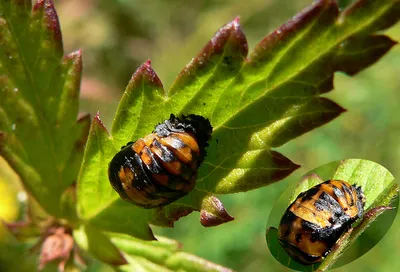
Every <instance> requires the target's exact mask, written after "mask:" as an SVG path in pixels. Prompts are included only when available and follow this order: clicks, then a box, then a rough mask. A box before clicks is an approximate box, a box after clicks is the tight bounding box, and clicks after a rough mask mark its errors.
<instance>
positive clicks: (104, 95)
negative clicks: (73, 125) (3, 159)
mask: <svg viewBox="0 0 400 272" xmlns="http://www.w3.org/2000/svg"><path fill="white" fill-rule="evenodd" d="M311 2H312V1H310V0H307V1H306V0H285V1H282V0H252V1H243V0H229V1H228V0H197V1H187V0H164V1H163V0H152V1H139V0H113V1H110V0H58V1H57V0H56V1H55V5H56V8H57V11H58V14H59V19H60V23H61V27H62V32H63V38H64V47H65V52H66V53H67V52H71V51H74V50H76V49H79V48H82V49H83V58H84V74H83V79H82V92H81V98H82V102H81V111H82V112H90V113H91V114H92V115H94V114H95V113H96V111H98V110H99V111H100V113H101V117H102V120H103V121H104V123H105V125H106V126H107V127H108V128H109V127H110V125H111V122H112V118H113V114H114V112H115V110H116V107H117V103H118V101H119V98H120V96H121V94H122V92H123V91H124V88H125V86H126V84H127V83H128V81H129V78H130V76H131V74H132V73H133V72H134V71H135V69H136V68H137V67H138V66H139V65H140V64H141V63H143V62H145V61H146V60H147V59H151V60H152V66H153V68H154V69H155V71H156V72H157V73H158V75H159V76H160V78H161V80H162V82H163V84H164V88H165V89H167V88H168V87H169V86H170V85H171V83H172V81H173V79H174V78H175V76H176V75H177V74H178V73H179V71H180V70H181V69H182V68H183V67H184V66H185V65H186V64H187V63H188V62H189V61H190V60H191V58H192V57H194V56H195V54H196V53H197V52H198V51H199V50H200V49H201V48H202V46H203V45H204V44H205V43H206V42H207V41H208V40H209V39H210V38H211V37H212V35H213V34H214V32H215V31H216V30H217V29H218V28H219V27H220V26H222V25H223V24H225V23H227V22H229V21H230V20H232V19H233V18H235V17H236V16H238V15H239V16H240V17H241V25H242V27H243V30H244V32H245V34H246V36H247V39H248V42H249V48H250V52H251V49H252V48H253V47H254V45H255V44H256V43H257V41H259V40H260V39H261V38H262V37H263V36H265V35H266V34H268V33H269V32H271V31H272V30H274V29H275V28H276V27H278V26H279V25H281V24H282V23H284V22H285V21H287V20H288V19H290V18H291V17H292V16H294V15H295V14H296V13H297V12H299V11H300V10H301V9H302V8H304V7H305V6H307V5H309V4H310V3H311ZM342 2H343V3H345V2H350V1H348V0H347V1H342ZM388 33H389V34H390V35H391V37H392V38H394V39H395V40H397V41H399V40H400V24H398V25H397V26H395V27H393V28H392V29H390V30H389V31H388ZM399 75H400V46H397V47H395V48H394V49H393V50H391V51H390V53H389V54H387V55H386V56H385V57H384V58H383V59H382V60H380V61H379V62H378V63H377V64H375V65H374V66H373V67H371V68H369V69H367V70H365V71H363V72H361V73H360V74H358V75H357V76H355V77H353V78H350V77H347V76H346V75H343V74H336V75H335V90H334V91H332V92H331V93H329V94H328V95H326V96H327V97H329V98H331V99H333V100H334V101H336V102H337V103H339V104H340V105H341V106H343V107H344V108H346V109H347V110H348V112H346V113H344V114H343V115H342V116H340V117H339V118H337V119H336V120H334V121H333V122H331V123H329V124H327V125H325V126H323V127H321V128H319V129H317V130H314V131H312V132H309V133H307V134H305V135H303V136H301V137H299V138H297V139H295V140H293V141H291V142H289V143H287V144H285V145H284V146H282V147H280V148H279V149H278V151H280V152H281V153H283V154H284V155H285V156H287V157H288V158H290V159H291V160H293V161H294V162H295V163H297V164H300V165H302V168H300V169H299V170H297V171H296V172H295V173H293V174H292V175H291V176H290V177H289V178H287V179H285V180H284V181H281V182H279V183H276V184H274V185H271V186H268V187H265V188H261V189H258V190H254V191H251V192H247V193H240V194H235V195H229V196H222V197H221V199H222V200H223V202H224V204H225V207H226V208H227V210H228V212H229V213H230V214H231V215H232V216H234V217H235V220H234V221H233V222H230V223H227V224H225V225H222V226H219V227H214V228H204V227H202V226H201V225H200V223H199V213H192V214H191V215H189V216H187V217H185V218H182V219H181V220H180V221H178V222H177V223H176V225H175V228H173V229H162V228H156V227H154V228H153V229H154V231H155V233H156V234H158V235H165V236H168V237H170V238H175V239H177V240H178V241H180V242H181V243H182V244H183V250H184V251H187V252H190V253H193V254H196V255H199V256H201V257H203V258H206V259H209V260H211V261H213V262H216V263H219V264H221V265H224V266H227V267H230V268H233V269H235V270H237V271H288V270H289V269H287V268H286V267H284V266H282V265H281V264H279V263H278V262H277V261H276V260H275V259H274V258H273V257H272V256H271V255H270V253H269V251H268V249H267V246H266V241H265V230H266V226H267V221H268V216H269V213H270V211H271V209H272V207H273V206H274V204H275V202H276V201H277V199H278V198H279V196H280V194H281V193H282V192H283V191H284V190H285V188H286V187H287V186H288V185H290V184H293V183H294V182H297V181H298V180H299V179H300V177H301V176H302V175H303V174H305V173H306V172H308V171H310V170H312V169H313V168H315V167H318V166H319V165H322V164H325V163H328V162H330V161H334V160H340V159H344V158H363V159H369V160H373V161H375V162H377V163H379V164H381V165H383V166H385V167H386V168H388V169H389V170H390V171H391V172H392V174H393V175H394V176H397V175H398V174H400V167H399V158H400V137H399V136H400V118H399V102H400V78H399ZM2 165H4V164H2ZM3 184H5V182H4V180H0V195H4V193H6V194H9V192H10V190H11V191H17V190H18V188H14V187H10V186H9V184H8V185H7V186H3ZM5 187H7V188H5ZM9 187H10V188H9ZM4 188H5V189H4ZM6 201H8V202H6ZM10 203H13V204H16V203H18V199H17V198H10V199H6V198H3V197H0V207H3V208H4V207H11V206H12V205H11V204H10ZM15 206H16V205H15ZM0 217H1V218H4V219H7V220H13V219H15V218H17V217H18V212H16V211H9V210H8V209H7V210H5V211H1V214H0ZM0 231H1V230H0ZM0 237H2V239H3V242H2V243H1V244H0V256H1V257H0V271H17V270H7V269H6V268H8V269H9V268H10V267H11V266H10V265H11V264H10V261H12V260H13V259H14V260H15V258H17V257H15V256H18V257H21V254H23V252H25V248H20V247H15V246H14V244H15V241H13V240H12V238H11V237H9V236H8V235H7V234H5V232H4V231H1V232H0ZM4 241H7V242H4ZM399 241H400V217H399V216H397V217H396V219H395V222H394V224H393V226H392V227H391V228H390V230H389V231H388V233H387V235H386V236H385V237H384V238H383V239H382V241H381V242H379V243H378V245H377V246H375V247H374V248H373V249H372V250H371V251H369V252H368V253H367V254H366V255H364V256H363V257H362V258H360V259H358V260H356V261H354V262H352V263H351V264H349V265H346V266H345V267H342V268H339V269H336V270H335V271H349V270H351V271H394V270H395V267H400V259H399V258H398V256H400V243H399ZM31 261H34V260H31ZM18 267H19V270H18V271H23V270H24V269H22V266H21V263H19V264H18ZM32 267H33V266H32V263H31V264H27V268H26V271H31V270H30V269H32ZM100 269H102V270H103V269H104V270H107V271H108V270H109V269H110V268H103V267H101V265H100V264H98V263H94V265H92V266H91V269H90V270H92V271H99V270H100Z"/></svg>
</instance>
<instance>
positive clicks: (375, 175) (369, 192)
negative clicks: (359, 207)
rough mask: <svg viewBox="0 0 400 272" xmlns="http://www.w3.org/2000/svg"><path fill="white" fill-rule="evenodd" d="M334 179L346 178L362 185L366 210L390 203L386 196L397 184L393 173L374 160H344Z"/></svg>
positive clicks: (351, 182) (352, 182) (350, 181)
mask: <svg viewBox="0 0 400 272" xmlns="http://www.w3.org/2000/svg"><path fill="white" fill-rule="evenodd" d="M332 179H338V180H345V181H347V182H348V183H350V184H356V185H358V186H361V188H362V189H363V191H364V195H365V207H364V210H368V209H370V208H374V207H377V206H381V205H388V204H389V203H390V201H389V202H388V200H385V197H386V196H388V195H390V194H389V192H391V191H393V188H396V186H397V185H396V182H395V180H394V177H393V175H392V174H391V173H390V172H389V171H388V170H387V169H386V168H385V167H383V166H382V165H379V164H377V163H376V162H373V161H368V160H360V159H347V160H343V161H342V162H341V163H340V164H339V165H338V167H337V169H336V171H335V173H334V174H333V176H332ZM377 200H378V201H377Z"/></svg>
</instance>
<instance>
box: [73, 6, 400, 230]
mask: <svg viewBox="0 0 400 272" xmlns="http://www.w3.org/2000/svg"><path fill="white" fill-rule="evenodd" d="M399 10H400V3H399V1H394V0H383V1H379V3H377V1H364V0H359V1H356V2H355V3H354V4H352V5H351V6H349V7H348V8H346V9H345V10H343V11H342V12H339V9H338V7H337V5H336V1H333V0H319V1H315V2H314V3H313V4H312V5H311V6H310V7H308V8H306V9H305V10H304V11H302V12H301V13H300V14H298V15H297V16H295V17H294V18H293V19H292V20H290V21H289V22H287V23H286V24H284V25H283V26H281V27H280V28H278V29H277V30H276V31H274V32H272V33H271V34H269V35H268V36H267V37H265V38H264V39H263V40H262V41H261V42H260V43H259V44H258V45H257V46H256V48H255V49H254V52H253V53H252V54H251V55H250V57H247V51H248V45H247V41H246V38H245V35H244V34H243V32H242V30H241V28H240V25H239V19H238V18H236V19H235V20H233V21H232V22H230V23H228V24H227V25H225V26H223V27H222V28H221V29H220V30H218V31H217V33H216V34H215V35H214V37H213V38H212V39H211V40H210V41H209V42H208V43H207V45H206V46H205V47H204V48H203V49H202V50H201V51H200V52H199V53H198V55H197V56H196V57H195V58H193V59H192V61H191V62H190V63H189V64H188V65H187V66H186V67H185V68H184V69H183V70H182V72H181V73H180V74H179V76H178V77H177V79H176V80H175V82H174V83H173V84H172V86H171V88H170V89H169V90H168V92H167V93H165V92H164V90H163V87H162V84H161V82H160V80H159V78H158V77H157V75H156V74H155V72H154V71H153V70H152V68H151V66H150V62H146V63H145V64H143V65H142V66H141V67H139V69H138V70H137V71H136V72H135V74H134V75H133V77H132V79H131V81H130V82H129V84H128V87H127V89H126V91H125V93H124V95H123V97H122V99H121V103H120V105H119V107H118V110H117V113H116V115H115V118H114V122H113V125H112V130H111V135H110V136H109V137H108V140H107V141H108V142H109V144H108V145H105V144H103V143H102V144H101V145H102V149H99V150H97V151H95V152H88V150H87V152H86V153H85V163H84V165H83V167H82V169H81V175H80V178H79V180H80V184H79V186H78V188H80V189H79V190H81V192H78V194H79V195H80V196H82V197H83V198H82V199H81V198H78V199H80V203H79V206H80V210H81V211H90V212H89V213H90V215H89V213H88V214H86V213H85V212H82V213H81V216H82V217H84V218H85V219H88V218H92V217H96V216H97V213H98V212H100V211H101V212H102V213H103V217H102V219H103V220H102V222H103V223H104V222H107V221H112V222H113V223H112V224H113V227H114V228H118V229H121V228H122V227H121V226H119V227H118V225H123V226H126V219H125V215H122V214H121V216H117V215H115V214H117V213H121V212H119V211H118V210H115V209H114V207H116V206H118V207H119V204H118V205H115V204H114V203H115V202H119V201H120V199H119V198H118V195H117V194H116V193H114V192H113V191H112V189H111V187H110V186H109V182H108V180H107V178H106V173H107V164H108V162H109V161H110V160H111V158H112V156H113V154H111V153H112V152H111V150H114V151H115V152H116V151H117V150H119V148H120V147H121V146H123V145H125V144H126V142H128V141H134V140H136V139H137V138H139V137H143V136H145V135H147V134H149V133H151V131H152V130H153V128H154V126H155V125H157V124H158V123H159V122H162V121H163V120H165V119H167V118H168V117H169V115H170V114H171V113H174V114H189V113H194V114H199V115H203V116H205V117H207V118H209V119H210V121H211V123H212V126H213V127H214V129H213V134H212V137H213V139H212V141H211V142H210V146H209V147H208V148H207V152H208V154H207V157H206V159H205V161H204V163H203V165H202V166H201V167H200V169H199V173H198V179H197V185H196V188H195V189H194V190H193V191H192V192H191V193H189V194H188V195H187V196H185V197H183V198H181V199H179V200H177V201H176V202H174V203H172V204H170V205H168V206H166V207H161V208H158V209H154V210H155V211H153V212H152V211H148V212H143V214H142V215H143V217H142V218H140V219H137V220H138V221H139V222H137V221H135V222H137V223H138V224H144V221H143V220H147V219H149V220H150V222H152V223H154V224H158V225H163V226H172V225H173V221H175V220H177V219H178V218H179V217H181V216H183V215H186V214H188V213H190V212H192V211H193V210H197V211H201V215H202V220H203V219H204V218H213V219H212V220H211V221H213V223H210V224H209V222H207V223H205V225H216V224H219V223H223V222H226V221H229V220H231V217H230V216H226V215H222V214H219V215H216V214H215V213H216V212H217V211H219V213H220V212H222V211H224V212H225V213H226V211H225V209H222V208H223V206H222V204H221V203H220V202H219V201H218V202H215V201H211V202H210V201H209V199H210V197H211V198H213V197H214V196H213V195H215V194H230V193H236V192H244V191H248V190H251V189H255V188H258V187H262V186H266V185H268V184H271V183H273V182H276V181H278V180H281V179H282V178H284V177H286V176H287V175H289V174H290V173H292V172H293V171H294V170H296V169H297V168H298V165H296V164H295V163H293V162H291V161H290V160H289V159H288V158H286V157H284V156H283V155H282V154H280V153H278V152H276V151H273V150H271V148H274V147H278V146H280V145H282V144H284V143H286V142H287V141H289V140H291V139H294V138H296V137H298V136H300V135H302V134H303V133H306V132H308V131H310V130H312V129H314V128H316V127H319V126H321V125H323V124H326V123H327V122H329V121H331V120H332V119H334V118H336V117H337V116H339V115H340V114H341V113H342V112H343V111H344V109H343V108H342V107H340V106H339V105H337V104H336V103H335V102H333V101H331V100H329V99H327V98H323V97H320V95H321V94H324V93H326V92H329V91H330V90H332V88H333V75H334V72H336V71H342V72H345V73H348V74H349V75H352V74H355V73H357V72H358V71H360V70H362V69H364V68H366V67H367V66H368V65H370V64H372V63H373V62H375V61H377V60H378V59H379V58H380V57H382V56H383V55H384V54H385V53H386V52H387V51H388V50H390V48H391V47H392V46H393V45H394V44H395V42H394V41H392V40H391V39H390V38H388V37H386V36H382V35H376V32H377V31H379V30H382V29H385V28H387V27H389V26H391V25H393V24H394V23H395V22H397V21H398V20H399V17H400V12H399ZM94 135H95V134H91V136H90V137H94ZM90 141H92V140H91V139H90V140H89V142H90ZM93 141H94V140H93ZM89 146H90V145H89ZM105 148H106V149H105ZM96 152H97V154H98V157H101V160H97V161H96V162H95V164H93V165H91V163H90V161H91V160H92V158H91V156H92V154H95V153H96ZM93 163H94V162H93ZM94 168H96V169H97V170H96V171H97V173H98V174H97V175H96V176H94V175H90V174H85V173H86V172H88V171H89V169H94ZM89 184H98V186H99V187H100V188H106V187H107V186H108V189H105V190H106V191H107V192H106V193H102V194H101V196H100V197H101V199H100V200H99V201H98V202H96V203H91V204H89V201H88V202H86V201H85V200H84V198H85V197H87V198H90V197H95V196H96V197H97V195H96V192H95V190H94V189H93V188H92V189H86V188H85V186H88V185H89ZM102 190H103V189H102ZM83 192H85V193H83ZM210 203H214V204H215V205H216V203H218V205H217V206H219V208H218V207H217V206H215V205H210ZM221 207H222V208H221ZM124 211H125V210H124ZM132 211H136V208H135V207H132ZM106 215H109V216H110V217H108V216H106ZM111 215H112V216H111ZM146 215H147V219H146V218H145V217H146ZM210 215H211V216H210ZM117 217H118V218H120V219H118V220H117ZM144 218H145V219H144ZM217 218H219V219H218V220H217ZM211 221H210V222H211ZM216 222H217V223H216ZM99 227H100V226H99Z"/></svg>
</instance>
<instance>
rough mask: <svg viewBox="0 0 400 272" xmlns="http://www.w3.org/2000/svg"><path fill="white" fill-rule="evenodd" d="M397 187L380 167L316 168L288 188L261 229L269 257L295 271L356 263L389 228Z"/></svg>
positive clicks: (352, 162)
mask: <svg viewBox="0 0 400 272" xmlns="http://www.w3.org/2000/svg"><path fill="white" fill-rule="evenodd" d="M398 204H399V186H398V185H397V184H396V182H395V180H394V177H393V175H392V174H391V173H390V172H389V171H388V170H387V169H386V168H385V167H383V166H381V165H379V164H377V163H375V162H372V161H368V160H361V159H346V160H342V161H335V162H331V163H328V164H325V165H322V166H320V167H318V168H316V169H314V170H312V171H310V172H309V173H307V174H306V175H304V176H303V177H302V178H301V179H300V180H299V182H298V183H297V184H293V185H292V186H290V187H289V188H288V189H287V190H286V191H285V192H284V193H283V194H282V195H281V197H280V198H279V199H278V201H277V203H276V204H275V206H274V207H273V209H272V212H271V214H270V217H269V219H268V223H267V231H266V239H267V244H268V247H269V250H270V252H271V254H272V255H273V256H274V257H275V259H277V260H278V261H279V262H280V263H281V264H283V265H285V266H287V267H289V268H291V269H294V270H299V271H314V270H316V269H318V270H319V271H326V270H328V269H330V268H337V267H340V266H343V265H345V264H347V263H350V262H352V261H354V260H355V259H357V258H359V257H361V256H362V255H363V254H365V253H366V252H368V251H369V250H370V249H371V248H372V247H374V246H375V245H376V244H377V243H378V242H379V241H380V240H381V239H382V238H383V236H384V235H385V234H386V232H387V231H388V229H389V228H390V226H391V225H392V223H393V221H394V219H395V216H396V213H397V207H398Z"/></svg>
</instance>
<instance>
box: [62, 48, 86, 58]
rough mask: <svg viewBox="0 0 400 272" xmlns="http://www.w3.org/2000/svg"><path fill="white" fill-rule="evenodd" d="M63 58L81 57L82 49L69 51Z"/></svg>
mask: <svg viewBox="0 0 400 272" xmlns="http://www.w3.org/2000/svg"><path fill="white" fill-rule="evenodd" d="M65 58H67V59H81V58H82V49H78V50H76V51H74V52H71V53H69V54H68V55H67V56H66V57H65Z"/></svg>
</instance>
